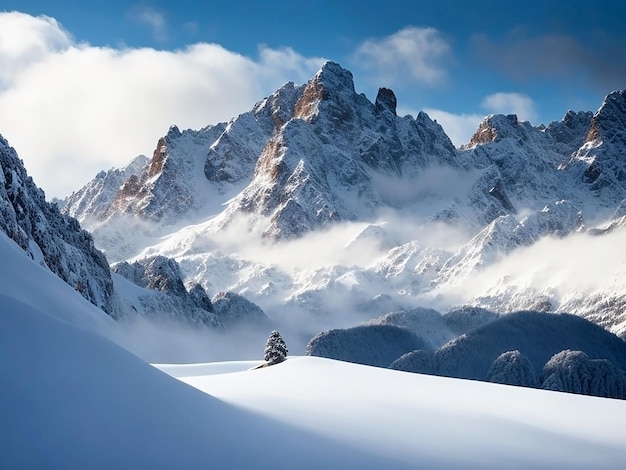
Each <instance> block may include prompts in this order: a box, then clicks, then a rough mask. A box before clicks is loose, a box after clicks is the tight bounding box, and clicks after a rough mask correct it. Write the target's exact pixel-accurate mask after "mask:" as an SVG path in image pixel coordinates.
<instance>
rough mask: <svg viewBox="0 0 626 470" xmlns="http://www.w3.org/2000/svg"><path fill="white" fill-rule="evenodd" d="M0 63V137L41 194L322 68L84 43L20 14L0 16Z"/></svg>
mask: <svg viewBox="0 0 626 470" xmlns="http://www.w3.org/2000/svg"><path fill="white" fill-rule="evenodd" d="M18 31H19V34H17V32H18ZM0 61H1V65H2V66H1V67H0V109H2V110H3V112H2V113H0V134H2V135H3V136H4V137H5V138H7V139H8V140H9V143H10V144H11V145H12V146H13V147H15V148H16V150H17V152H18V154H19V155H20V157H21V158H22V159H23V160H24V162H25V164H26V169H27V170H28V172H29V174H30V175H31V176H32V177H33V179H34V180H35V182H36V184H37V185H39V186H41V187H42V188H43V189H44V190H45V191H46V194H47V196H48V197H53V196H57V197H62V196H65V195H68V194H69V193H71V192H72V191H73V190H76V189H78V188H79V187H80V186H81V185H82V184H84V183H85V182H87V181H88V180H89V179H91V178H92V177H93V176H94V175H95V174H96V173H97V172H98V171H99V170H101V169H108V168H110V167H112V166H115V167H120V166H124V165H126V164H127V163H128V162H129V161H130V160H131V159H132V158H133V157H134V156H136V155H138V154H147V155H151V153H152V151H153V150H154V147H155V145H156V142H157V140H158V138H159V137H160V136H162V135H163V134H165V133H166V132H167V129H168V128H169V126H170V125H172V124H176V125H178V126H179V127H180V128H181V129H186V128H192V129H199V128H201V127H204V126H206V125H208V124H211V123H216V122H220V121H225V120H228V119H230V118H231V117H233V116H236V115H237V114H238V113H241V112H245V111H247V110H249V109H251V108H252V106H253V105H254V103H255V102H256V101H258V100H259V99H261V98H262V97H264V96H267V95H268V94H270V93H271V92H273V91H274V90H275V89H276V88H278V87H280V86H281V85H282V84H283V83H285V82H286V81H288V80H290V79H291V80H293V78H294V76H295V77H301V78H302V79H303V80H306V78H310V77H311V76H312V75H313V74H314V73H315V71H316V70H317V69H318V68H319V66H320V65H321V63H322V59H310V58H304V57H302V56H300V55H299V54H297V53H295V52H294V51H293V50H291V49H280V50H272V49H269V48H261V49H260V51H259V58H258V59H256V60H255V59H252V58H249V57H245V56H242V55H239V54H236V53H233V52H231V51H228V50H226V49H224V48H223V47H221V46H219V45H215V44H195V45H192V46H189V47H187V48H185V49H182V50H177V51H173V52H172V51H160V50H155V49H150V48H142V49H115V48H110V47H93V46H90V45H88V44H79V43H76V42H75V41H74V40H73V39H72V38H71V37H70V35H69V34H68V33H67V32H66V31H64V30H63V29H62V28H61V26H60V25H59V24H58V23H57V22H56V21H55V20H54V19H52V18H47V17H38V18H35V17H32V16H30V15H26V14H21V13H0Z"/></svg>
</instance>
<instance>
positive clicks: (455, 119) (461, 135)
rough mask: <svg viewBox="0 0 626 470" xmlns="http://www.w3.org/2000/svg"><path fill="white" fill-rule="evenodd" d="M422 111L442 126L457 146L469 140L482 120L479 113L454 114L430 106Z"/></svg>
mask: <svg viewBox="0 0 626 470" xmlns="http://www.w3.org/2000/svg"><path fill="white" fill-rule="evenodd" d="M424 112H425V113H426V114H428V116H430V118H431V119H434V120H436V121H437V122H438V123H439V124H440V125H441V127H443V130H444V131H445V132H446V134H448V137H450V140H451V141H452V143H453V144H454V145H455V146H457V147H458V146H460V145H463V144H466V143H468V142H469V140H470V138H471V137H472V135H474V132H476V129H478V125H479V124H480V123H481V121H482V120H483V116H482V115H481V114H454V113H449V112H447V111H442V110H440V109H431V108H427V109H425V110H424Z"/></svg>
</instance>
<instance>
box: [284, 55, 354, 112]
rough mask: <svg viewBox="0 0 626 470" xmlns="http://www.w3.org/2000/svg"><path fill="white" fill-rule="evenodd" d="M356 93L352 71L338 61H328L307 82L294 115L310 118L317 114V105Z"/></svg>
mask: <svg viewBox="0 0 626 470" xmlns="http://www.w3.org/2000/svg"><path fill="white" fill-rule="evenodd" d="M354 94H355V91H354V81H353V78H352V73H351V72H350V71H349V70H346V69H344V68H343V67H341V65H339V64H338V63H336V62H331V61H327V62H325V63H324V65H322V68H321V69H320V70H319V71H318V72H317V73H316V74H315V76H314V77H313V78H312V79H311V80H310V81H309V82H308V83H307V84H306V86H305V88H304V91H303V92H302V96H300V99H298V102H297V103H296V105H295V108H294V117H296V118H301V119H310V118H312V117H313V116H315V115H316V114H317V105H318V104H319V103H320V102H321V101H326V100H328V99H330V98H331V97H339V96H344V97H346V98H347V99H348V101H349V99H350V97H352V96H353V95H354Z"/></svg>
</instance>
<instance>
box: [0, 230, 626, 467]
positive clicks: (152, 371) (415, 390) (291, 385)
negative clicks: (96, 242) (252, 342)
mask: <svg viewBox="0 0 626 470" xmlns="http://www.w3.org/2000/svg"><path fill="white" fill-rule="evenodd" d="M0 255H1V259H2V260H3V263H4V262H8V263H10V266H11V269H10V270H7V269H5V270H2V271H1V274H0V277H1V278H0V404H2V406H1V407H0V468H2V469H14V468H27V469H31V468H64V469H69V468H90V469H99V468H102V469H111V468H134V469H143V468H146V469H148V468H149V469H158V468H185V469H195V468H203V469H204V468H246V469H247V468H254V469H265V468H267V469H269V468H271V469H283V468H284V469H293V468H299V469H307V468H311V469H313V468H316V469H319V468H327V469H329V468H342V469H343V468H361V469H381V468H385V469H393V468H407V469H408V468H481V469H485V468H581V469H583V468H584V469H588V468H594V469H600V468H606V469H611V468H621V465H622V464H623V462H624V461H625V459H626V443H625V441H624V431H625V427H626V425H625V424H624V423H626V402H625V401H621V400H610V399H603V398H594V397H587V396H578V395H569V394H565V393H556V392H548V391H542V390H533V389H526V388H517V387H509V386H502V385H494V384H488V383H483V382H473V381H467V380H459V379H449V378H441V377H434V376H425V375H418V374H410V373H405V372H398V371H392V370H386V369H380V368H374V367H368V366H361V365H356V364H349V363H343V362H338V361H332V360H329V359H321V358H313V357H295V358H290V359H289V360H287V361H286V362H284V363H282V364H278V365H275V366H271V367H267V368H263V369H259V370H249V369H250V368H251V367H253V366H255V365H257V364H259V362H260V361H237V362H222V363H214V364H187V365H159V366H156V367H155V366H151V365H150V364H148V363H146V362H144V361H142V360H141V359H139V358H138V357H136V356H134V355H133V354H131V353H130V352H128V351H127V350H125V349H124V348H122V347H121V346H119V345H117V344H115V343H114V342H113V341H111V340H110V339H109V338H114V337H115V336H116V334H115V330H114V328H115V324H114V323H113V322H111V321H110V320H108V317H106V315H105V314H104V313H103V312H101V311H100V310H99V309H97V308H95V307H93V306H91V305H90V304H89V303H88V302H87V301H86V300H85V299H83V298H82V297H80V295H78V294H77V293H76V292H74V291H73V290H72V289H70V288H66V287H64V286H65V284H64V283H62V282H61V281H60V280H59V279H58V278H57V277H56V276H54V275H53V274H51V273H50V272H49V271H48V270H46V269H44V268H42V267H41V266H39V265H38V264H36V263H35V262H33V261H32V260H30V259H29V258H28V257H27V256H25V255H24V254H23V252H21V250H19V248H17V247H16V245H14V243H13V242H12V241H10V240H9V239H8V238H7V237H6V236H5V235H4V234H0ZM9 271H10V272H9ZM159 369H161V370H159ZM164 372H166V373H164ZM168 374H169V375H168ZM174 377H175V378H174Z"/></svg>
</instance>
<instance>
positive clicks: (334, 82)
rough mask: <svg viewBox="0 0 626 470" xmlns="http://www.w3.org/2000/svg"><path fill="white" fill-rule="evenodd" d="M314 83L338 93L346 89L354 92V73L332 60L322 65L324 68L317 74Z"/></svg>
mask: <svg viewBox="0 0 626 470" xmlns="http://www.w3.org/2000/svg"><path fill="white" fill-rule="evenodd" d="M312 81H315V82H317V83H319V84H321V85H322V86H326V87H328V88H332V89H334V90H337V91H339V90H342V89H346V90H349V91H352V92H354V80H353V77H352V72H350V71H349V70H346V69H344V68H343V67H342V66H341V65H339V64H338V63H337V62H332V61H330V60H329V61H327V62H325V63H324V65H322V68H321V69H320V70H319V71H318V72H317V73H316V74H315V76H314V77H313V80H312Z"/></svg>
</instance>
